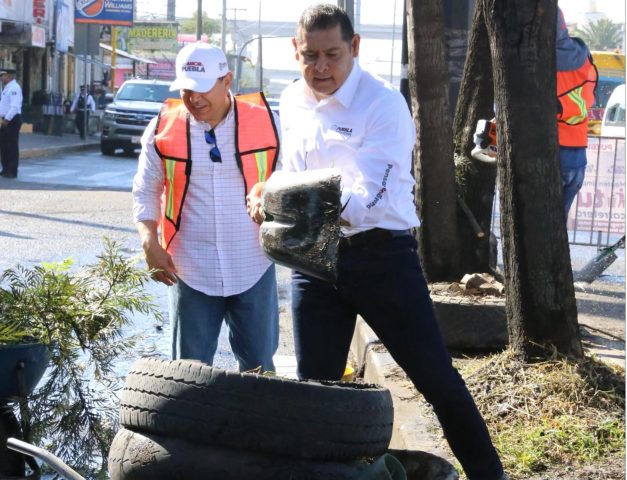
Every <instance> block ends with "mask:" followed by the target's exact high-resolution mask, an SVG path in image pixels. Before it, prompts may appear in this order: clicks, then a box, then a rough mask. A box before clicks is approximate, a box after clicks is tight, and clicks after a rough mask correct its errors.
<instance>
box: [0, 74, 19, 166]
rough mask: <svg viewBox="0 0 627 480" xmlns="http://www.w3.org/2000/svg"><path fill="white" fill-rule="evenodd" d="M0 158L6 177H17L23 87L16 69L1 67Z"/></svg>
mask: <svg viewBox="0 0 627 480" xmlns="http://www.w3.org/2000/svg"><path fill="white" fill-rule="evenodd" d="M0 81H1V82H2V95H1V96H0V160H1V161H2V171H1V172H0V176H2V177H4V178H15V177H17V168H18V164H19V161H20V146H19V139H20V127H21V126H22V87H20V85H19V84H18V83H17V81H16V80H15V70H14V69H9V68H5V69H0Z"/></svg>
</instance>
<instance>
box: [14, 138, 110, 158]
mask: <svg viewBox="0 0 627 480" xmlns="http://www.w3.org/2000/svg"><path fill="white" fill-rule="evenodd" d="M99 147H100V137H98V136H89V137H87V138H86V139H85V140H81V138H80V136H79V135H78V134H67V133H65V134H63V135H61V136H58V135H43V134H41V133H21V134H20V160H24V159H28V158H35V157H43V156H46V155H55V154H58V153H66V152H76V151H81V150H97V149H98V148H99Z"/></svg>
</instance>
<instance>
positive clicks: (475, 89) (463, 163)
mask: <svg viewBox="0 0 627 480" xmlns="http://www.w3.org/2000/svg"><path fill="white" fill-rule="evenodd" d="M493 105H494V82H493V79H492V57H491V55H490V43H489V41H488V31H487V29H486V25H485V17H484V15H483V9H482V8H481V6H480V5H478V6H477V7H476V8H475V14H474V18H473V23H472V30H471V32H470V38H469V41H468V56H467V57H466V64H465V66H464V74H463V77H462V84H461V89H460V95H459V100H458V102H457V109H456V111H455V120H454V126H453V135H454V148H455V161H456V169H457V174H456V179H457V191H458V195H459V196H460V198H461V199H462V200H463V201H464V202H465V203H466V205H467V206H468V209H469V210H470V212H471V214H472V216H473V217H474V219H475V220H476V221H477V224H478V225H479V228H480V231H481V233H482V235H480V234H479V233H478V232H476V231H475V229H474V228H473V226H472V220H471V219H470V218H469V217H468V215H467V214H464V213H463V211H462V210H461V209H460V210H459V234H460V237H461V238H462V239H463V241H462V242H461V249H462V250H461V252H462V253H461V256H460V262H461V264H460V269H461V270H462V271H463V272H467V273H471V272H489V271H491V270H494V268H495V267H496V251H495V250H496V248H494V249H491V248H490V247H491V245H490V236H491V235H492V234H491V223H492V207H493V203H494V192H495V184H496V164H489V163H484V162H480V161H478V160H473V159H472V157H471V155H470V152H471V151H472V148H473V146H474V141H473V136H474V133H475V129H476V126H477V120H479V119H491V118H492V117H493ZM494 240H496V239H494Z"/></svg>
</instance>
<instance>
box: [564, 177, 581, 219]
mask: <svg viewBox="0 0 627 480" xmlns="http://www.w3.org/2000/svg"><path fill="white" fill-rule="evenodd" d="M585 175H586V167H585V166H584V167H579V168H564V167H562V194H563V196H564V218H565V219H566V220H568V212H569V211H570V207H571V206H572V205H573V202H574V201H575V197H576V196H577V193H579V190H581V186H582V185H583V179H584V177H585Z"/></svg>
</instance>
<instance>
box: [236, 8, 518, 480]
mask: <svg viewBox="0 0 627 480" xmlns="http://www.w3.org/2000/svg"><path fill="white" fill-rule="evenodd" d="M359 41H360V37H359V35H357V34H355V33H354V31H353V27H352V25H351V22H350V19H349V18H348V16H347V15H346V12H344V11H343V10H342V9H341V8H339V7H337V6H335V5H331V4H326V5H316V6H312V7H309V8H308V9H307V10H305V11H304V12H303V14H302V16H301V18H300V20H299V24H298V30H297V33H296V37H295V38H294V39H293V40H292V42H293V44H294V48H295V55H296V60H297V61H298V63H299V66H300V70H301V74H302V79H300V80H299V81H297V82H295V83H292V84H291V85H289V86H288V87H287V88H286V89H285V90H284V91H283V94H282V96H281V103H280V116H281V126H282V142H283V143H282V148H283V157H282V166H283V171H297V172H300V171H305V170H312V169H317V168H325V167H336V168H339V169H340V170H341V172H342V180H341V185H342V195H341V202H342V213H341V216H340V225H341V233H342V237H341V239H340V244H339V255H338V280H337V282H336V283H335V284H332V283H330V282H325V281H322V280H319V279H317V278H314V277H311V276H309V275H306V274H304V273H302V272H298V271H294V272H293V274H292V314H293V320H294V340H295V350H296V358H297V362H298V374H299V377H300V378H313V379H326V380H339V379H340V378H341V376H342V373H343V372H344V367H345V365H346V358H347V355H348V351H349V347H350V343H351V338H352V336H353V331H354V329H355V321H356V317H357V315H361V316H362V317H363V318H364V320H365V321H366V322H367V323H368V324H369V325H370V326H371V327H372V328H373V330H374V331H375V332H376V334H377V335H378V337H379V338H380V339H381V341H382V342H383V344H384V345H385V346H386V347H387V348H388V350H389V352H390V353H391V354H392V356H393V357H394V359H395V360H396V362H397V363H398V365H399V366H401V367H402V368H403V369H404V370H405V372H406V373H407V375H408V376H409V378H410V379H411V380H412V382H413V383H414V385H415V386H416V388H417V389H418V391H420V392H421V393H422V394H423V395H424V396H425V398H426V400H427V401H428V402H429V403H430V404H431V405H432V406H433V409H434V411H435V413H436V415H437V416H438V419H439V420H440V423H441V425H442V428H443V430H444V434H445V437H446V439H447V441H448V442H449V445H450V446H451V448H452V450H453V452H454V453H455V455H456V456H457V458H458V460H459V461H460V463H461V464H462V466H463V468H464V470H465V471H466V474H467V475H468V478H469V479H471V480H497V479H504V478H506V476H505V475H504V473H503V467H502V465H501V462H500V460H499V457H498V455H497V452H496V450H495V449H494V447H493V445H492V442H491V440H490V436H489V433H488V431H487V428H486V425H485V422H484V421H483V419H482V417H481V415H480V413H479V411H478V410H477V407H476V406H475V403H474V401H473V399H472V397H471V396H470V393H469V392H468V389H467V388H466V386H465V384H464V381H463V380H462V378H461V377H460V375H459V373H458V372H457V371H456V370H455V368H454V367H453V366H452V364H451V359H450V356H449V354H448V352H447V350H446V348H445V346H444V343H443V341H442V337H441V335H440V331H439V329H438V326H437V323H436V319H435V315H434V310H433V305H432V303H431V299H430V298H429V291H428V289H427V284H426V281H425V279H424V276H423V274H422V270H421V267H420V262H419V259H418V255H417V252H416V250H417V248H416V247H417V245H416V240H415V238H414V235H413V229H414V228H415V227H418V226H419V224H420V222H419V220H418V217H417V215H416V208H415V206H414V200H413V194H412V188H413V186H414V179H413V178H412V176H411V170H412V168H411V165H412V150H413V147H414V142H415V138H416V132H415V128H414V124H413V121H412V118H411V115H410V113H409V109H408V108H407V104H406V102H405V100H404V98H403V97H402V96H401V94H400V93H399V92H398V91H396V90H395V89H394V88H393V87H392V85H390V84H389V83H387V82H385V81H384V80H382V79H380V78H377V77H375V76H373V75H371V74H370V73H368V72H365V71H363V70H362V69H361V68H360V66H359V63H358V62H357V60H356V58H357V56H358V53H359ZM262 187H263V186H262V185H261V184H259V185H257V186H256V187H255V188H254V189H253V191H252V193H251V194H250V195H249V197H248V199H247V200H248V209H249V213H250V214H251V216H252V217H253V218H254V219H255V220H256V221H260V220H261V219H262V215H263V213H262V211H261V210H260V205H261V204H260V196H259V194H260V192H261V191H262Z"/></svg>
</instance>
